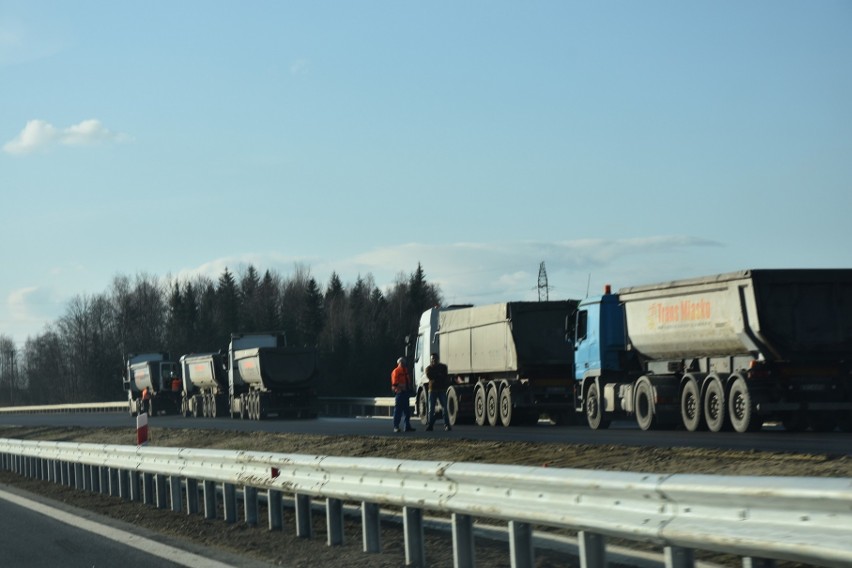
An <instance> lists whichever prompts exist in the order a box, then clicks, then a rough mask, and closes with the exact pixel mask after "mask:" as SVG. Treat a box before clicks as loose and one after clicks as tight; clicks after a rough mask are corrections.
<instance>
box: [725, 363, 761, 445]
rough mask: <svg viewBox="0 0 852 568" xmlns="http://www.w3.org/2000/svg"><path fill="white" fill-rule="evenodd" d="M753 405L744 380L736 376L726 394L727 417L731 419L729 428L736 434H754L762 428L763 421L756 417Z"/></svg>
mask: <svg viewBox="0 0 852 568" xmlns="http://www.w3.org/2000/svg"><path fill="white" fill-rule="evenodd" d="M756 414H757V413H756V412H755V408H754V404H752V402H751V394H750V393H749V392H748V385H747V384H746V382H745V379H743V378H742V377H740V376H738V377H737V378H736V379H734V384H733V385H731V392H730V393H729V394H728V415H729V416H730V417H731V426H733V427H734V430H736V431H737V432H755V431H757V430H760V428H761V427H762V426H763V421H762V420H760V418H759V417H758V416H757V415H756Z"/></svg>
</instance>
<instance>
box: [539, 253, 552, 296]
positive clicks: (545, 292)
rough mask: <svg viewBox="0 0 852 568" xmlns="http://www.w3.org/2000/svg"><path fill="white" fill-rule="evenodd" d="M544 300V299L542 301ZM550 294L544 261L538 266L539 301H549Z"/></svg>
mask: <svg viewBox="0 0 852 568" xmlns="http://www.w3.org/2000/svg"><path fill="white" fill-rule="evenodd" d="M542 298H544V299H543V300H542ZM549 299H550V292H549V289H548V286H547V270H546V269H545V268H544V261H543V260H542V261H541V264H540V265H539V266H538V301H539V302H541V301H544V302H546V301H548V300H549Z"/></svg>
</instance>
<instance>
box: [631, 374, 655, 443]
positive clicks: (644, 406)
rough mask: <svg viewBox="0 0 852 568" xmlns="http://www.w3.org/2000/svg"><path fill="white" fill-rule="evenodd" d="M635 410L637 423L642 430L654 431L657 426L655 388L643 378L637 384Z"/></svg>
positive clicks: (634, 401) (634, 400)
mask: <svg viewBox="0 0 852 568" xmlns="http://www.w3.org/2000/svg"><path fill="white" fill-rule="evenodd" d="M633 408H634V409H635V410H636V423H637V424H639V428H641V429H642V430H653V429H654V428H656V426H657V416H656V414H655V412H654V387H653V386H651V382H650V381H649V380H648V379H646V378H645V377H642V378H641V379H639V382H637V383H636V394H635V395H634V398H633Z"/></svg>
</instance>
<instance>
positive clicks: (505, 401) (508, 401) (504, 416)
mask: <svg viewBox="0 0 852 568" xmlns="http://www.w3.org/2000/svg"><path fill="white" fill-rule="evenodd" d="M512 410H513V409H512V389H510V388H509V387H508V386H504V387H503V388H502V389H501V390H500V422H501V423H502V424H503V426H506V427H508V426H511V425H512ZM517 422H518V420H517V419H515V423H516V424H517Z"/></svg>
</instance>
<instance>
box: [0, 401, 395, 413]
mask: <svg viewBox="0 0 852 568" xmlns="http://www.w3.org/2000/svg"><path fill="white" fill-rule="evenodd" d="M393 405H394V399H393V397H321V398H320V399H319V407H320V411H321V412H322V413H323V414H326V415H346V416H351V415H352V414H353V413H355V414H358V413H360V414H368V415H378V414H382V415H388V416H389V415H390V414H391V413H392V412H393ZM129 411H130V409H129V406H128V402H127V401H126V400H122V401H118V402H84V403H78V404H41V405H31V406H6V407H2V408H0V413H3V414H40V413H54V412H129Z"/></svg>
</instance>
